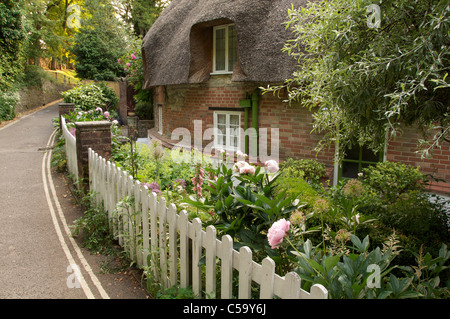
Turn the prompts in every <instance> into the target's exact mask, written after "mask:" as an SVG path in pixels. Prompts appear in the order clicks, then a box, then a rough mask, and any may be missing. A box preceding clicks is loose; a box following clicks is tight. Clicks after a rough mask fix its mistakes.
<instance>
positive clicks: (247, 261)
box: [238, 247, 253, 299]
mask: <svg viewBox="0 0 450 319" xmlns="http://www.w3.org/2000/svg"><path fill="white" fill-rule="evenodd" d="M238 270H239V299H250V298H251V287H252V270H253V267H252V251H251V250H250V248H248V247H241V248H240V249H239V269H238Z"/></svg>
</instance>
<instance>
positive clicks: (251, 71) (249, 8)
mask: <svg viewBox="0 0 450 319" xmlns="http://www.w3.org/2000/svg"><path fill="white" fill-rule="evenodd" d="M306 2H307V0H172V2H171V3H170V5H169V6H168V7H167V8H166V9H164V11H163V12H162V14H161V16H160V17H159V18H158V19H157V21H156V22H155V23H154V24H153V26H152V27H151V29H150V30H149V31H148V33H147V34H146V36H145V37H144V39H143V46H142V53H143V58H144V70H145V83H144V87H145V88H151V87H155V86H160V85H176V84H188V83H203V82H206V81H207V80H208V79H209V77H210V72H211V65H212V63H211V59H212V58H211V55H212V53H211V52H212V44H211V38H212V31H211V30H212V27H213V26H216V25H221V24H227V23H234V24H235V26H236V32H237V48H238V62H239V63H237V64H236V67H235V69H234V71H233V75H232V80H233V81H244V82H248V81H251V82H267V83H273V82H282V81H284V80H285V79H287V78H289V77H290V76H291V75H292V72H293V71H294V70H295V68H296V61H295V59H293V58H292V57H290V56H288V55H287V53H286V52H282V51H281V50H282V48H283V45H284V43H285V42H286V41H287V40H288V39H289V38H292V32H291V31H290V30H286V27H285V24H284V23H285V22H286V21H287V20H288V9H289V8H291V7H292V5H294V7H295V8H297V7H299V6H303V5H305V4H306Z"/></svg>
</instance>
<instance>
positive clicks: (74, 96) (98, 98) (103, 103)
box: [62, 82, 119, 111]
mask: <svg viewBox="0 0 450 319" xmlns="http://www.w3.org/2000/svg"><path fill="white" fill-rule="evenodd" d="M62 96H63V99H64V102H66V103H74V104H75V106H76V107H78V108H80V109H82V110H83V111H88V110H92V109H96V108H98V107H100V108H101V109H102V110H103V111H104V110H105V109H106V110H115V109H116V106H117V102H118V101H119V99H118V97H117V96H116V94H115V92H114V90H113V89H111V88H109V87H108V86H106V84H104V83H102V82H96V83H87V84H84V85H80V86H77V87H75V88H73V89H71V90H68V91H66V92H63V93H62Z"/></svg>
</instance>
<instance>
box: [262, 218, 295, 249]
mask: <svg viewBox="0 0 450 319" xmlns="http://www.w3.org/2000/svg"><path fill="white" fill-rule="evenodd" d="M290 225H291V224H290V222H288V221H287V220H286V219H284V218H283V219H280V220H278V221H276V222H275V223H273V225H272V227H270V228H269V232H268V234H267V239H268V241H269V245H270V247H271V248H272V249H278V248H280V245H281V243H282V242H283V238H284V237H286V236H287V235H288V231H289V228H290Z"/></svg>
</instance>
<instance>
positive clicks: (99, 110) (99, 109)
mask: <svg viewBox="0 0 450 319" xmlns="http://www.w3.org/2000/svg"><path fill="white" fill-rule="evenodd" d="M95 110H96V111H98V112H100V113H102V112H103V110H102V108H101V107H98V108H96V109H95Z"/></svg>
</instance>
